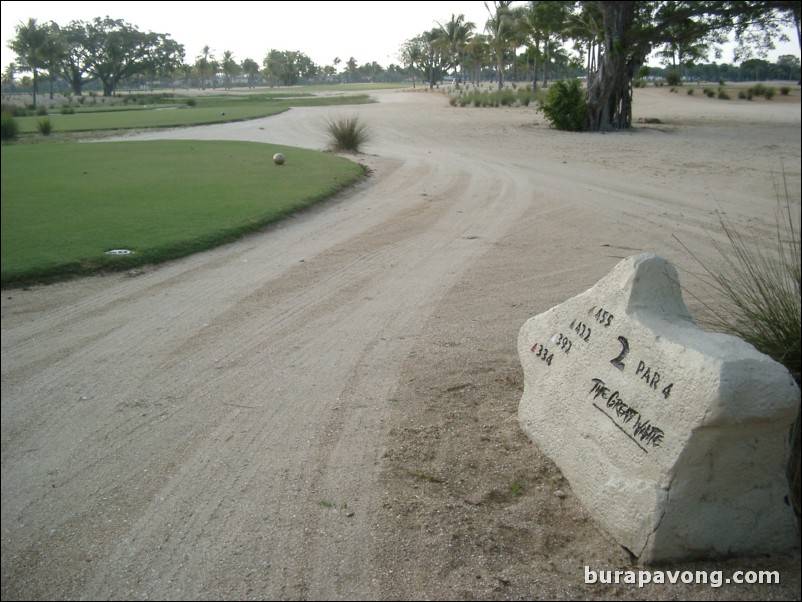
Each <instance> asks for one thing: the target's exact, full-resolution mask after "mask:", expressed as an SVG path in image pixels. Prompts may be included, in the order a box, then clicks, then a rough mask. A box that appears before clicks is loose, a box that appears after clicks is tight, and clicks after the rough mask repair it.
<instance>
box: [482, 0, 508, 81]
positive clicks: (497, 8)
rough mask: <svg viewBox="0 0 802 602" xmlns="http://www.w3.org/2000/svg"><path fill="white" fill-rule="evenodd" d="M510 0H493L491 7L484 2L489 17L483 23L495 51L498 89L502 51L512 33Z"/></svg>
mask: <svg viewBox="0 0 802 602" xmlns="http://www.w3.org/2000/svg"><path fill="white" fill-rule="evenodd" d="M511 4H512V0H493V9H492V10H491V8H490V4H489V3H487V2H485V8H486V9H487V12H488V13H489V14H490V18H489V19H488V20H487V23H486V24H485V31H486V32H487V33H488V36H489V41H490V44H491V45H492V47H493V50H494V51H495V53H496V67H497V68H498V89H499V90H501V89H502V88H503V87H504V51H505V50H507V47H508V42H509V39H510V36H511V35H512V33H513V21H512V14H511V9H510V5H511Z"/></svg>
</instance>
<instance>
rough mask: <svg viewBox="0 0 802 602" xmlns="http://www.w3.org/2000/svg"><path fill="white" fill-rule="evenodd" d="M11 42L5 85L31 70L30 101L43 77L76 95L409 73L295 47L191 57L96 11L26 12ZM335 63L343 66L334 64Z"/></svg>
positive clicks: (160, 37)
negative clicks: (242, 55)
mask: <svg viewBox="0 0 802 602" xmlns="http://www.w3.org/2000/svg"><path fill="white" fill-rule="evenodd" d="M9 47H10V48H11V49H12V50H14V52H16V53H17V61H16V62H15V63H12V64H10V65H9V66H8V67H7V68H6V70H5V72H4V73H3V76H2V77H3V80H2V83H3V88H4V90H7V91H13V90H14V89H15V87H18V86H22V87H23V88H26V87H28V83H29V82H28V81H26V80H24V79H22V78H19V74H22V73H26V74H27V73H30V74H31V81H30V86H31V87H32V89H33V94H34V105H36V103H37V99H36V97H37V95H38V94H39V84H40V81H42V80H44V81H46V82H48V83H49V85H50V92H51V96H52V94H53V91H54V89H59V88H60V89H63V88H64V87H65V86H66V87H67V89H68V91H69V92H70V93H71V94H74V95H76V96H81V95H82V94H83V92H84V89H85V88H88V89H90V90H95V89H100V90H102V93H103V95H104V96H111V95H113V94H114V93H115V92H116V91H117V90H118V89H120V88H121V87H123V88H125V87H128V88H131V87H152V86H153V85H154V83H157V84H159V85H162V86H168V87H176V86H184V87H190V86H194V87H199V88H202V89H205V88H206V87H217V86H222V87H225V88H229V87H233V86H234V85H238V84H239V85H242V84H245V85H248V86H256V85H261V84H268V85H284V86H292V85H296V84H299V83H302V82H303V83H308V82H312V81H329V82H331V81H345V82H361V81H402V80H404V79H405V78H407V77H408V74H407V73H406V72H405V71H404V70H403V69H401V68H400V67H398V66H397V65H391V66H390V67H389V68H388V69H385V68H384V67H382V66H381V65H379V64H377V63H375V62H374V63H368V64H365V65H358V64H357V62H356V59H354V58H353V57H352V58H350V59H349V60H348V61H345V62H342V61H341V60H340V59H339V58H335V59H334V61H333V64H332V65H329V66H326V67H321V66H319V65H317V64H315V63H314V62H313V61H312V60H311V59H310V58H309V57H308V56H307V55H306V54H304V53H303V52H300V51H280V50H275V49H273V50H270V51H269V52H268V53H267V54H266V56H265V58H264V60H263V61H262V64H261V65H260V64H259V63H257V62H256V61H254V60H253V59H251V58H246V59H244V60H242V61H238V60H237V59H236V58H235V56H234V54H233V53H232V52H231V51H229V50H226V51H225V52H223V54H222V55H221V56H219V57H216V56H215V55H214V53H213V51H212V50H211V48H210V47H209V46H208V45H207V46H204V47H203V49H202V50H201V53H200V54H199V55H198V56H197V57H195V60H194V61H193V62H191V63H188V62H186V57H185V51H184V46H183V45H181V44H179V43H178V42H176V41H175V40H173V39H171V38H170V37H169V36H168V35H165V34H159V33H153V32H143V31H140V30H139V29H138V28H137V27H136V26H135V25H132V24H130V23H126V22H125V21H123V20H120V19H111V18H109V17H106V18H104V19H101V18H99V17H98V18H95V19H94V20H92V21H88V22H86V21H73V22H71V23H69V24H68V25H66V26H60V25H58V24H57V23H54V22H52V21H51V22H48V23H44V24H42V23H38V22H37V20H36V19H29V20H28V21H27V23H22V24H20V25H18V26H17V28H16V35H15V37H14V39H12V40H11V42H10V43H9ZM338 67H339V68H341V69H342V71H341V72H339V71H338Z"/></svg>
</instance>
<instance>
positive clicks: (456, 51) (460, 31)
mask: <svg viewBox="0 0 802 602" xmlns="http://www.w3.org/2000/svg"><path fill="white" fill-rule="evenodd" d="M439 25H440V29H442V30H443V34H444V35H445V40H446V42H447V43H448V50H449V53H450V55H451V57H450V58H451V66H452V68H453V69H454V81H455V82H456V85H457V89H458V90H459V84H460V81H459V80H460V77H461V75H460V73H458V71H459V67H460V64H461V63H462V57H463V56H464V54H465V47H466V46H467V44H468V40H469V38H470V36H471V33H472V32H473V30H474V29H476V25H475V24H474V23H472V22H471V21H467V22H466V21H465V15H462V14H461V15H459V16H455V15H454V14H453V13H452V14H451V21H449V22H448V23H446V24H445V25H443V24H439Z"/></svg>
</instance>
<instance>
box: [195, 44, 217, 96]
mask: <svg viewBox="0 0 802 602" xmlns="http://www.w3.org/2000/svg"><path fill="white" fill-rule="evenodd" d="M213 61H214V55H213V54H212V50H211V48H209V45H208V44H207V45H206V46H204V47H203V48H201V53H200V54H199V55H198V57H197V58H196V59H195V67H196V68H197V69H198V75H199V76H200V80H201V90H205V89H206V76H207V75H210V73H209V72H210V71H211V75H213V74H214V66H213V65H212V62H213Z"/></svg>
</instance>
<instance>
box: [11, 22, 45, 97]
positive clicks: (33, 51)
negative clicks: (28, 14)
mask: <svg viewBox="0 0 802 602" xmlns="http://www.w3.org/2000/svg"><path fill="white" fill-rule="evenodd" d="M16 32H17V35H16V37H15V38H14V39H13V40H11V42H9V44H8V47H9V48H11V50H13V51H14V52H16V53H17V56H18V58H19V64H18V65H17V68H18V69H19V70H20V71H32V72H33V106H34V107H35V106H36V95H37V93H38V92H39V70H40V69H45V68H47V66H48V64H49V60H50V56H51V50H52V49H51V41H52V40H51V39H50V37H51V36H50V34H51V31H50V28H49V27H47V26H41V25H39V24H38V23H37V22H36V19H28V22H27V23H20V24H19V25H17V26H16Z"/></svg>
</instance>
